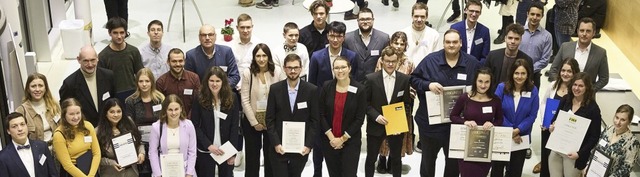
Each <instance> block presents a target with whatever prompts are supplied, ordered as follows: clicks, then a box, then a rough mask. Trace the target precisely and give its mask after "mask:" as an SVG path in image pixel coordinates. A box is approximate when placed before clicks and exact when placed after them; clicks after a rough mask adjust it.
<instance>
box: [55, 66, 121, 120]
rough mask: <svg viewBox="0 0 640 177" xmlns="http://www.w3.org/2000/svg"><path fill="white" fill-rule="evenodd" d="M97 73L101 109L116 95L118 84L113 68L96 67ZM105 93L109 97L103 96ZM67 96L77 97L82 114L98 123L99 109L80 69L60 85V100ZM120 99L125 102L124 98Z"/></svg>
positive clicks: (99, 106)
mask: <svg viewBox="0 0 640 177" xmlns="http://www.w3.org/2000/svg"><path fill="white" fill-rule="evenodd" d="M95 74H96V86H97V88H98V92H97V93H98V109H100V108H102V103H104V100H107V99H108V98H111V97H115V96H116V85H115V83H114V81H113V72H112V71H111V70H108V69H105V68H100V67H96V71H95ZM105 93H109V95H108V96H109V97H105V98H103V96H106V95H105ZM67 98H75V99H76V100H78V102H80V105H81V107H82V114H84V117H85V118H86V119H87V121H89V122H91V124H93V125H98V110H97V109H96V106H95V104H94V103H93V98H92V97H91V92H89V87H88V86H87V81H86V80H85V79H84V75H82V71H80V69H78V70H77V71H76V72H74V73H73V74H71V75H69V76H68V77H67V78H66V79H64V81H63V82H62V86H61V87H60V102H61V103H62V101H64V100H65V99H67ZM120 101H121V102H122V103H124V100H120Z"/></svg>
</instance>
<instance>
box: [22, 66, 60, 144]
mask: <svg viewBox="0 0 640 177" xmlns="http://www.w3.org/2000/svg"><path fill="white" fill-rule="evenodd" d="M16 112H19V113H21V114H22V115H24V118H25V119H26V120H27V127H28V129H29V139H34V140H42V141H44V142H47V143H48V144H49V145H51V140H52V137H53V132H54V131H55V130H56V128H57V127H58V121H59V120H60V105H58V102H57V101H56V100H55V99H54V98H53V96H52V95H51V89H50V88H49V83H48V82H47V77H45V76H44V75H42V74H40V73H33V74H31V75H29V77H28V78H27V84H26V85H25V87H24V99H22V105H20V106H18V108H16Z"/></svg>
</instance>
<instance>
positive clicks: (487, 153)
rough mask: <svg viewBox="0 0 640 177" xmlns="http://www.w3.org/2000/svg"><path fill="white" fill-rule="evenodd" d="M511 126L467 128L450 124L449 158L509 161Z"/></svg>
mask: <svg viewBox="0 0 640 177" xmlns="http://www.w3.org/2000/svg"><path fill="white" fill-rule="evenodd" d="M512 131H513V128H511V127H493V128H491V129H488V130H485V129H483V128H482V127H476V128H469V127H467V126H465V125H461V124H452V125H451V134H450V135H451V136H450V140H449V158H454V159H464V160H465V161H475V162H490V161H509V160H510V157H511V141H512V140H511V132H512Z"/></svg>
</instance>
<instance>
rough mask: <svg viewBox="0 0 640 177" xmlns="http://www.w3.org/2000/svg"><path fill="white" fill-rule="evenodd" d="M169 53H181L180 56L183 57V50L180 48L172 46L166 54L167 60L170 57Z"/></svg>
mask: <svg viewBox="0 0 640 177" xmlns="http://www.w3.org/2000/svg"><path fill="white" fill-rule="evenodd" d="M171 54H182V58H183V59H184V58H185V56H184V52H183V51H182V49H180V48H173V49H171V50H169V54H168V55H167V61H169V60H170V59H171Z"/></svg>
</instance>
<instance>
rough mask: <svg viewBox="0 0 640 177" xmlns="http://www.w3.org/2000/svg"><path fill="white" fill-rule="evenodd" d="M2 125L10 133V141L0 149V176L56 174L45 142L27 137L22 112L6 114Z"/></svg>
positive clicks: (44, 176)
mask: <svg viewBox="0 0 640 177" xmlns="http://www.w3.org/2000/svg"><path fill="white" fill-rule="evenodd" d="M4 125H6V126H7V129H6V131H7V133H8V134H9V135H11V143H7V147H6V148H5V149H4V150H2V151H0V176H3V177H4V176H30V177H56V176H58V172H57V171H56V168H55V166H54V165H53V157H52V156H51V152H50V151H49V148H48V146H47V143H45V142H44V141H40V140H29V139H28V138H27V135H28V134H29V129H28V128H27V119H26V118H24V116H23V115H22V114H20V113H17V112H13V113H11V114H9V115H7V117H6V119H5V121H4Z"/></svg>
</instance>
